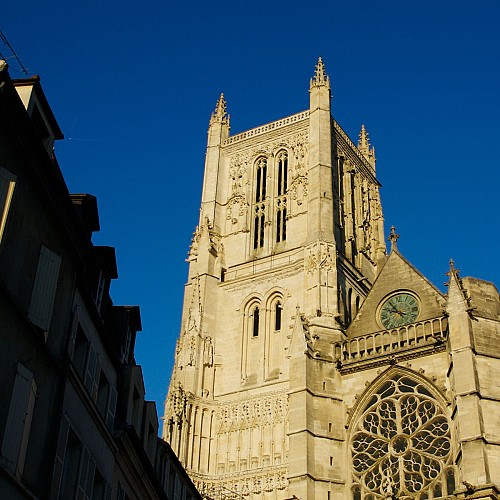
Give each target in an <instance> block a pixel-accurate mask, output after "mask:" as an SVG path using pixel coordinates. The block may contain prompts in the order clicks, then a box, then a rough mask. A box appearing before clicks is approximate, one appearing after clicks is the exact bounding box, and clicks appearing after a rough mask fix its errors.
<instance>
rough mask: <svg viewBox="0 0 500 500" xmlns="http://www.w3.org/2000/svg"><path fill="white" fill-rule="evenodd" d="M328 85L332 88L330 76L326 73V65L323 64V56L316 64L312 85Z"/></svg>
mask: <svg viewBox="0 0 500 500" xmlns="http://www.w3.org/2000/svg"><path fill="white" fill-rule="evenodd" d="M321 86H326V87H328V88H330V78H329V76H328V75H327V74H326V71H325V65H324V64H323V59H321V57H319V58H318V64H316V68H315V71H314V76H313V78H311V85H310V87H311V88H312V87H321Z"/></svg>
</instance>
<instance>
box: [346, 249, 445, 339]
mask: <svg viewBox="0 0 500 500" xmlns="http://www.w3.org/2000/svg"><path fill="white" fill-rule="evenodd" d="M398 291H406V292H411V293H412V294H414V295H416V296H417V297H418V299H419V302H420V312H419V316H418V318H417V319H418V321H421V320H425V319H431V318H436V317H439V316H442V315H443V308H444V305H445V297H444V295H443V294H442V293H441V292H440V291H439V290H438V289H437V288H436V287H435V286H434V285H433V284H432V283H431V282H430V281H429V280H428V279H427V278H426V277H425V276H424V275H423V274H421V273H420V272H419V271H418V270H417V269H416V268H415V267H413V265H412V264H410V263H409V262H408V261H407V260H406V259H405V258H404V257H403V256H402V255H401V254H400V253H399V251H398V250H397V249H394V250H393V251H392V252H391V253H390V255H389V257H388V258H387V261H386V262H385V265H384V267H383V268H382V270H381V271H380V273H379V275H378V276H377V279H376V280H375V282H374V284H373V287H372V289H371V290H370V292H369V293H368V296H367V297H366V299H365V301H364V302H363V304H362V305H361V307H360V309H359V311H358V313H357V314H356V316H355V318H354V320H353V321H352V323H351V324H350V326H349V328H348V329H347V335H348V337H357V336H360V335H366V334H367V333H371V332H377V331H380V330H383V329H384V327H383V326H382V325H381V324H380V322H379V320H378V310H379V306H380V304H381V303H382V302H383V301H384V300H385V299H386V298H388V297H389V296H390V295H392V294H393V293H396V292H398Z"/></svg>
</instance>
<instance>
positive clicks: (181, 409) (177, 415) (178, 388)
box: [165, 382, 188, 424]
mask: <svg viewBox="0 0 500 500" xmlns="http://www.w3.org/2000/svg"><path fill="white" fill-rule="evenodd" d="M168 401H169V404H168V405H167V408H166V411H165V419H166V420H171V421H172V422H173V423H176V424H180V423H182V422H185V421H186V420H187V403H188V395H187V393H186V392H185V391H184V389H183V387H182V385H181V383H180V382H178V383H177V384H176V385H175V386H174V387H173V388H172V389H171V393H170V394H169V397H168Z"/></svg>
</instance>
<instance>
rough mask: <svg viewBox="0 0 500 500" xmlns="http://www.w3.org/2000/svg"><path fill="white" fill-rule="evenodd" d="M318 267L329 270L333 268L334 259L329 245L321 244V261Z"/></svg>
mask: <svg viewBox="0 0 500 500" xmlns="http://www.w3.org/2000/svg"><path fill="white" fill-rule="evenodd" d="M319 267H320V268H322V269H326V270H327V271H331V270H333V269H334V268H335V261H334V260H333V257H332V249H331V247H330V246H327V245H322V246H321V261H320V264H319Z"/></svg>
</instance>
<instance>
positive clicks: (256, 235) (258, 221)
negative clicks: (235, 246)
mask: <svg viewBox="0 0 500 500" xmlns="http://www.w3.org/2000/svg"><path fill="white" fill-rule="evenodd" d="M266 183H267V159H266V158H264V157H260V158H258V159H257V162H256V164H255V205H254V232H253V248H254V250H257V249H259V248H263V247H264V224H265V201H266Z"/></svg>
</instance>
